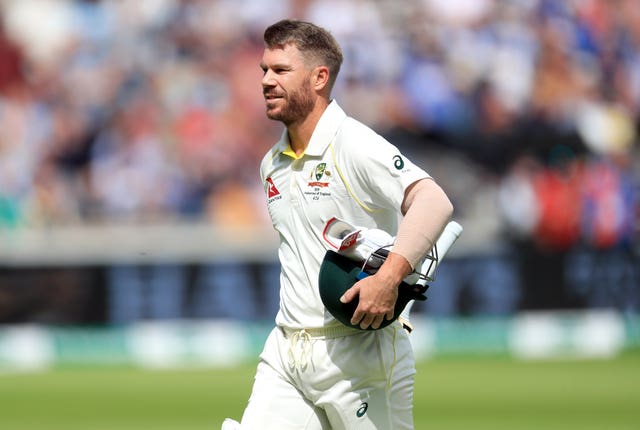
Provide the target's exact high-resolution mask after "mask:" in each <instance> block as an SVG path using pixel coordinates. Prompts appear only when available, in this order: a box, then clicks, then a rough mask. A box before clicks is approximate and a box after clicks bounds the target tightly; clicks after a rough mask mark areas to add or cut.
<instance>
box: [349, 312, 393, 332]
mask: <svg viewBox="0 0 640 430" xmlns="http://www.w3.org/2000/svg"><path fill="white" fill-rule="evenodd" d="M387 315H388V313H387V314H382V315H375V314H372V313H366V312H362V311H359V310H358V309H356V311H355V312H354V313H353V317H352V318H351V324H353V325H359V326H360V328H361V329H363V330H366V329H367V328H369V326H370V327H371V328H372V329H374V330H377V329H379V328H380V326H381V325H382V323H383V321H384V320H385V317H386V319H392V318H393V311H392V312H391V318H389V317H387Z"/></svg>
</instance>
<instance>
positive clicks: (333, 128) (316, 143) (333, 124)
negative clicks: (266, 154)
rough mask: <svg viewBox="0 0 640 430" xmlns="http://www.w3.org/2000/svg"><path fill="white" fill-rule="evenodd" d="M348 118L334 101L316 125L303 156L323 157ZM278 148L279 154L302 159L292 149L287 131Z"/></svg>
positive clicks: (284, 132)
mask: <svg viewBox="0 0 640 430" xmlns="http://www.w3.org/2000/svg"><path fill="white" fill-rule="evenodd" d="M346 117H347V114H346V113H345V112H344V111H343V110H342V108H341V107H340V106H339V105H338V102H336V101H335V100H332V101H331V103H329V105H328V106H327V108H326V109H325V111H324V112H323V113H322V116H321V117H320V120H319V121H318V124H316V128H315V129H314V130H313V134H312V135H311V140H310V141H309V145H308V146H307V149H306V150H305V151H304V154H302V155H310V156H320V155H322V154H323V153H324V151H325V149H326V148H327V146H329V143H331V140H332V139H333V137H334V136H335V135H336V133H337V132H338V128H340V125H341V124H342V121H344V119H345V118H346ZM276 146H277V148H278V152H279V153H282V154H285V155H288V156H289V157H291V158H300V157H302V156H300V157H296V156H295V153H294V152H293V150H292V149H291V145H290V143H289V135H288V133H287V130H286V129H285V130H284V131H283V132H282V136H281V137H280V140H279V141H278V143H277V145H276Z"/></svg>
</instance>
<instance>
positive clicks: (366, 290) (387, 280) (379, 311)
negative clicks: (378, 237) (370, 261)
mask: <svg viewBox="0 0 640 430" xmlns="http://www.w3.org/2000/svg"><path fill="white" fill-rule="evenodd" d="M411 271H412V269H411V265H410V264H409V262H408V261H407V260H406V259H405V258H404V257H402V256H400V255H398V254H394V253H393V252H390V253H389V255H388V257H387V259H386V260H385V262H384V264H382V266H381V267H380V269H379V270H378V272H377V273H375V274H374V275H371V276H367V277H366V278H364V279H361V280H360V281H358V282H356V283H355V284H354V285H353V287H351V288H349V289H348V290H347V291H346V292H345V293H344V294H343V295H342V297H341V298H340V301H341V302H342V303H348V302H350V301H352V300H353V299H355V298H356V297H358V307H357V308H356V310H355V312H354V313H353V317H352V318H351V324H358V325H360V328H362V329H363V330H365V329H367V328H368V327H369V326H371V328H373V329H377V328H379V327H380V325H381V324H382V322H383V321H384V320H385V318H386V319H387V320H390V319H392V318H393V315H394V311H395V305H396V301H397V300H398V285H400V282H402V280H403V279H404V278H405V277H406V276H407V275H408V274H409V273H411Z"/></svg>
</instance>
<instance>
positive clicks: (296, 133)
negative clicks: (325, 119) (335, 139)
mask: <svg viewBox="0 0 640 430" xmlns="http://www.w3.org/2000/svg"><path fill="white" fill-rule="evenodd" d="M327 106H329V102H328V101H325V100H324V99H322V100H318V102H317V103H316V104H315V106H314V108H313V110H312V111H311V112H310V113H309V115H307V116H306V117H305V118H304V120H302V121H301V122H297V123H294V124H290V125H289V126H287V133H288V135H289V144H290V145H291V149H292V150H293V152H294V153H295V154H296V156H301V155H302V154H304V151H306V149H307V146H309V141H311V136H312V135H313V131H314V130H315V129H316V126H317V125H318V121H320V117H321V116H322V114H323V113H324V111H325V110H326V109H327Z"/></svg>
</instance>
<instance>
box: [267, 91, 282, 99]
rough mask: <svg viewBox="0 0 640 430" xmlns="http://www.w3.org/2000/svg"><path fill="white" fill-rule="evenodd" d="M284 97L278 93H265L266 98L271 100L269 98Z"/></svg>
mask: <svg viewBox="0 0 640 430" xmlns="http://www.w3.org/2000/svg"><path fill="white" fill-rule="evenodd" d="M279 98H282V96H279V95H278V94H270V93H265V94H264V99H265V100H267V101H269V100H275V99H279Z"/></svg>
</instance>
